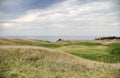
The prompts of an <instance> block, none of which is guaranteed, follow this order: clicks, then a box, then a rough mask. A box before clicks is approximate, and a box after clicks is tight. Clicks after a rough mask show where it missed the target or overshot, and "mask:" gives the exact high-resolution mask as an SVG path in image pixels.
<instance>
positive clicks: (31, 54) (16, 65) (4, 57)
mask: <svg viewBox="0 0 120 78" xmlns="http://www.w3.org/2000/svg"><path fill="white" fill-rule="evenodd" d="M0 78H120V66H119V64H105V63H99V62H95V61H89V60H85V59H82V58H78V57H76V56H73V55H70V54H67V53H64V52H60V51H56V50H50V49H46V48H40V47H29V46H28V47H27V46H26V47H25V46H23V47H20V46H17V47H13V46H11V47H1V48H0Z"/></svg>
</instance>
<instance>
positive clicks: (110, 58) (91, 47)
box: [0, 38, 120, 63]
mask: <svg viewBox="0 0 120 78" xmlns="http://www.w3.org/2000/svg"><path fill="white" fill-rule="evenodd" d="M0 45H10V46H11V45H18V46H19V45H21V46H39V47H46V48H50V49H55V50H59V51H65V52H67V53H70V54H73V55H75V56H78V57H82V58H85V59H89V60H95V61H100V62H106V63H120V41H119V40H101V41H100V40H81V41H80V40H75V41H72V40H62V41H58V42H49V41H41V40H31V39H28V40H24V39H6V38H2V39H0Z"/></svg>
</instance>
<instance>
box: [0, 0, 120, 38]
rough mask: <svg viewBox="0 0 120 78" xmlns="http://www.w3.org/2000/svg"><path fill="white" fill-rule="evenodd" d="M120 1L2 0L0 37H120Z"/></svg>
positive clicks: (0, 6)
mask: <svg viewBox="0 0 120 78" xmlns="http://www.w3.org/2000/svg"><path fill="white" fill-rule="evenodd" d="M119 4H120V0H0V36H40V35H48V36H50V35H52V36H53V35H57V36H62V35H64V36H65V35H66V36H67V35H69V36H70V35H72V36H120V6H119Z"/></svg>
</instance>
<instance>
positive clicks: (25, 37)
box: [0, 36, 95, 42]
mask: <svg viewBox="0 0 120 78" xmlns="http://www.w3.org/2000/svg"><path fill="white" fill-rule="evenodd" d="M0 38H21V39H37V40H47V41H53V42H54V41H56V40H58V39H63V40H94V39H95V37H94V36H0Z"/></svg>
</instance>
